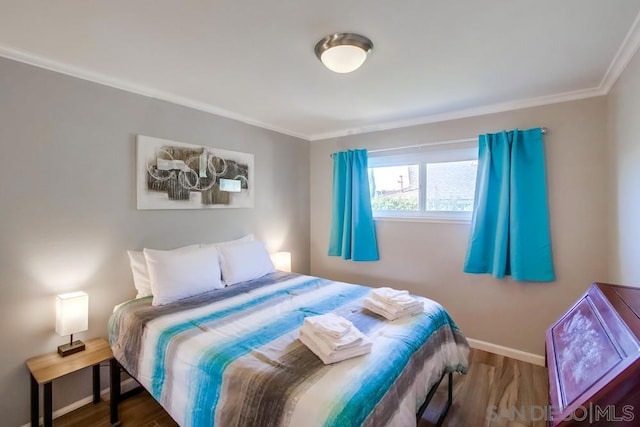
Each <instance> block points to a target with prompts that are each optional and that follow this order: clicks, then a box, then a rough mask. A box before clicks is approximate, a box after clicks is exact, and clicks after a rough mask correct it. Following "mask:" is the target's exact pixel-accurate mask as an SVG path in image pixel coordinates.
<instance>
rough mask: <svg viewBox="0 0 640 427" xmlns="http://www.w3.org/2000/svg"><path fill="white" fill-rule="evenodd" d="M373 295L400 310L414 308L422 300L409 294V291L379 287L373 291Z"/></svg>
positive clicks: (374, 297)
mask: <svg viewBox="0 0 640 427" xmlns="http://www.w3.org/2000/svg"><path fill="white" fill-rule="evenodd" d="M371 297H372V298H373V299H376V300H378V301H380V302H382V303H384V304H386V305H390V306H393V307H395V308H397V309H399V310H413V309H414V308H417V307H419V306H420V301H419V300H418V299H416V298H414V297H412V296H411V295H409V292H408V291H398V290H396V289H391V288H378V289H374V290H372V291H371Z"/></svg>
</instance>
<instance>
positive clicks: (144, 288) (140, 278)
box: [127, 234, 253, 298]
mask: <svg viewBox="0 0 640 427" xmlns="http://www.w3.org/2000/svg"><path fill="white" fill-rule="evenodd" d="M252 240H253V234H247V235H246V236H244V237H241V238H239V239H235V240H229V241H226V242H218V243H207V244H203V245H199V244H196V245H189V246H183V247H181V248H177V249H173V250H174V251H183V250H190V249H194V248H199V247H203V246H214V247H219V246H223V245H232V244H235V243H241V242H250V241H252ZM127 254H128V255H129V264H130V265H131V273H132V275H133V285H134V286H135V288H136V290H137V291H138V293H137V294H136V298H144V297H149V296H151V295H153V293H152V292H151V282H150V281H149V270H148V269H147V260H146V259H145V257H144V254H143V253H142V251H127Z"/></svg>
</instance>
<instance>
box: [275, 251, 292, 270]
mask: <svg viewBox="0 0 640 427" xmlns="http://www.w3.org/2000/svg"><path fill="white" fill-rule="evenodd" d="M272 260H273V266H274V267H275V269H276V270H280V271H287V272H289V273H291V252H276V253H275V254H273V255H272Z"/></svg>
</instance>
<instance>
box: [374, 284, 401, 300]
mask: <svg viewBox="0 0 640 427" xmlns="http://www.w3.org/2000/svg"><path fill="white" fill-rule="evenodd" d="M371 293H372V294H373V295H374V296H376V298H379V299H381V300H391V299H394V298H397V297H400V296H403V295H409V291H405V290H401V291H399V290H397V289H393V288H387V287H383V288H375V289H373V290H372V291H371Z"/></svg>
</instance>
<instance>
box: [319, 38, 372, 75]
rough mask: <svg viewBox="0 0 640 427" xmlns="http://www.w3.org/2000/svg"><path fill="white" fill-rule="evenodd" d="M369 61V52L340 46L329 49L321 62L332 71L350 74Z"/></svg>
mask: <svg viewBox="0 0 640 427" xmlns="http://www.w3.org/2000/svg"><path fill="white" fill-rule="evenodd" d="M365 59H367V52H365V51H364V50H363V49H362V48H360V47H358V46H353V45H340V46H334V47H332V48H329V49H327V50H326V51H324V52H323V53H322V56H321V57H320V60H321V61H322V63H323V64H324V65H325V66H326V67H327V68H328V69H330V70H331V71H334V72H336V73H350V72H352V71H355V70H357V69H358V68H360V66H361V65H362V64H363V63H364V61H365Z"/></svg>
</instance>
